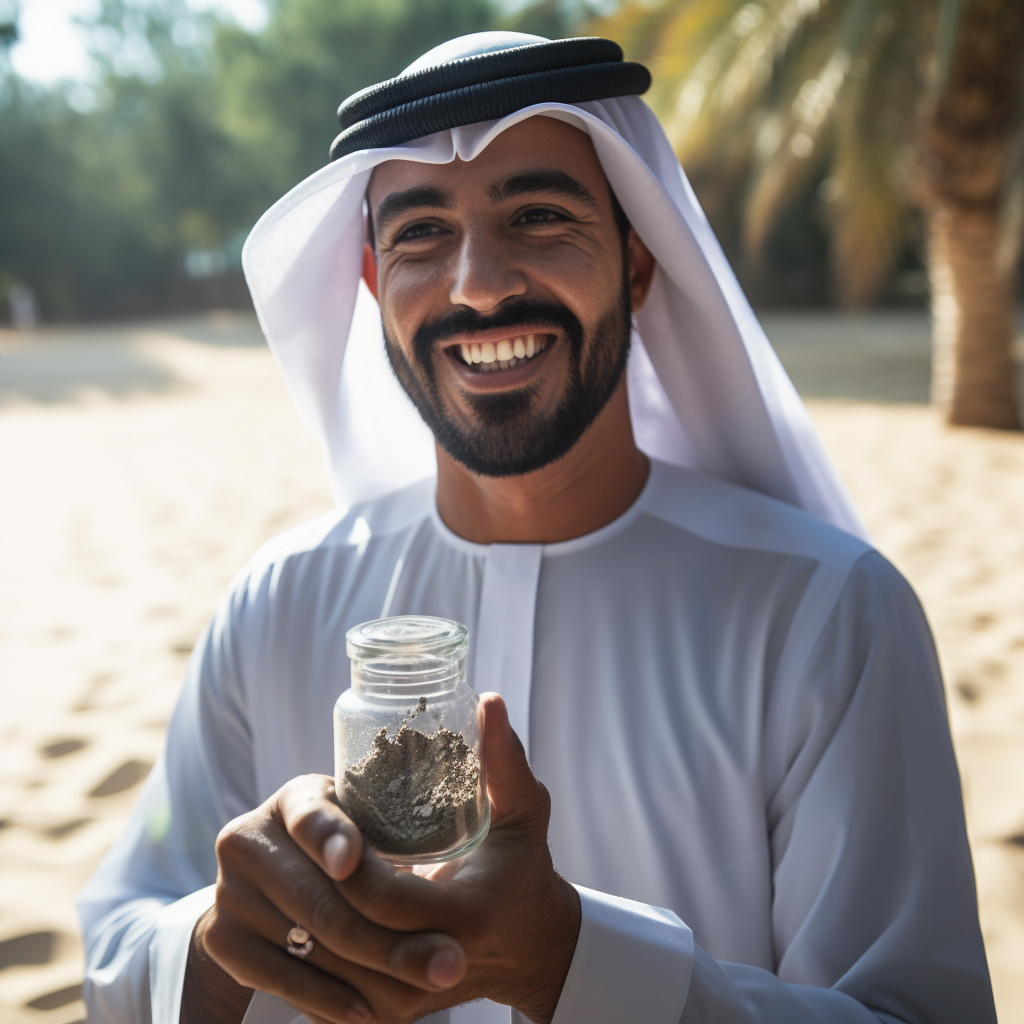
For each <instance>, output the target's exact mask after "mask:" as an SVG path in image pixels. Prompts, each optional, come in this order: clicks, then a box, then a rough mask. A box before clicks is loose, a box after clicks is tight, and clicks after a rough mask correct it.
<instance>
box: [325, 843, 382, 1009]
mask: <svg viewBox="0 0 1024 1024" xmlns="http://www.w3.org/2000/svg"><path fill="white" fill-rule="evenodd" d="M328 842H330V840H328ZM348 1012H349V1014H350V1015H351V1016H353V1017H355V1019H356V1020H369V1019H370V1017H371V1016H372V1014H371V1013H370V1008H369V1007H368V1006H367V1005H366V1003H364V1002H363V1001H362V999H353V1000H352V1002H351V1003H349V1004H348Z"/></svg>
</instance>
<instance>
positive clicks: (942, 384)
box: [928, 203, 1021, 429]
mask: <svg viewBox="0 0 1024 1024" xmlns="http://www.w3.org/2000/svg"><path fill="white" fill-rule="evenodd" d="M999 240H1000V232H999V217H998V208H995V209H993V208H991V207H989V208H981V209H978V208H975V209H970V208H967V209H965V208H962V207H957V206H954V205H952V204H946V203H941V204H940V203H936V204H933V205H932V206H931V208H930V209H929V211H928V249H929V276H930V278H931V290H932V401H933V402H934V403H935V404H936V405H938V406H939V407H940V408H941V409H943V411H944V412H945V415H946V419H947V420H948V422H950V423H955V424H959V425H964V426H976V427H1003V428H1010V429H1013V428H1018V427H1020V425H1021V423H1020V412H1019V405H1018V395H1017V381H1016V367H1015V365H1014V360H1013V337H1014V323H1013V281H1012V274H1010V273H1009V272H1007V270H1006V269H1005V268H1003V267H1001V266H1000V263H999V260H998V249H999Z"/></svg>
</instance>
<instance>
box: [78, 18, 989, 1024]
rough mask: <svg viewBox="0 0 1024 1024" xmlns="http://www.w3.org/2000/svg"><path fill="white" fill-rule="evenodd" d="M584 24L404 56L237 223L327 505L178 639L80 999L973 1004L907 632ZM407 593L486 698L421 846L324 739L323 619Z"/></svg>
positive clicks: (461, 1010)
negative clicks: (476, 807) (474, 758)
mask: <svg viewBox="0 0 1024 1024" xmlns="http://www.w3.org/2000/svg"><path fill="white" fill-rule="evenodd" d="M620 57H621V54H620V53H619V52H618V51H617V48H615V47H614V45H613V44H609V43H607V42H606V41H599V40H596V41H595V40H570V41H565V42H562V43H548V42H546V41H543V40H538V39H536V38H535V37H523V36H509V35H500V34H491V33H487V34H483V35H481V36H470V37H466V38H464V39H460V40H454V41H453V42H452V43H450V44H446V45H445V46H444V47H439V48H438V49H437V50H435V51H432V52H431V53H429V54H427V55H426V56H425V57H424V58H422V59H421V60H420V61H418V62H416V64H414V65H413V66H412V67H411V68H410V69H408V70H407V71H406V72H405V73H404V74H403V75H402V76H400V77H399V78H398V79H394V80H392V81H391V82H389V83H384V84H383V85H382V86H380V87H375V88H374V89H370V90H366V91H364V93H361V94H357V95H356V96H355V97H353V98H351V99H350V100H349V101H347V102H346V104H344V105H343V107H342V110H341V117H342V124H343V126H344V128H345V130H344V131H343V132H342V134H341V135H340V136H339V138H338V139H337V140H336V142H335V145H334V147H333V149H332V155H333V156H334V157H335V158H336V159H335V162H333V163H332V164H331V165H329V166H328V167H326V168H324V169H323V170H322V171H320V172H318V173H317V174H315V175H314V176H313V177H312V178H310V179H308V180H307V181H306V182H304V183H303V184H302V185H300V186H298V187H297V188H296V189H295V190H293V192H292V193H290V194H289V195H288V196H287V197H285V199H284V200H282V201H281V203H279V204H278V205H277V206H275V207H274V208H273V209H272V210H271V211H269V212H268V214H267V215H266V216H265V217H264V218H263V220H261V222H260V224H258V225H257V227H256V228H255V229H254V231H253V235H252V237H251V238H250V240H249V242H248V243H247V246H246V251H245V256H244V262H245V267H246V273H247V276H248V280H249V283H250V287H251V288H252V291H253V295H254V299H255V302H256V307H257V310H258V312H259V314H260V319H261V323H262V325H263V327H264V330H265V332H266V334H267V337H268V340H269V341H270V343H271V344H272V345H273V346H274V350H275V354H276V356H277V358H278V360H279V361H280V363H281V366H282V369H283V371H284V373H285V376H286V378H287V380H288V382H289V386H290V388H291V390H292V392H293V394H294V396H295V398H296V400H297V402H298V404H299V408H300V410H302V412H303V414H304V416H305V417H306V419H307V422H308V423H309V424H310V426H311V428H312V429H313V430H314V432H315V433H316V434H317V435H318V436H319V437H320V438H321V440H322V441H323V443H324V445H325V448H326V450H327V452H328V455H329V457H330V459H331V464H332V474H333V478H334V483H335V487H336V490H337V492H338V495H339V498H340V500H341V501H342V503H343V504H344V505H345V506H346V509H345V511H340V512H338V513H336V514H333V515H330V516H327V517H324V518H323V519H320V520H317V521H316V522H314V523H312V524H310V525H309V526H307V527H304V528H302V529H300V530H297V531H293V532H292V533H290V534H288V535H286V536H284V537H282V538H280V539H279V540H277V541H275V542H273V543H272V544H270V545H268V546H267V547H266V548H265V549H264V550H263V551H262V552H260V553H259V554H258V555H257V556H256V558H255V559H254V560H253V562H252V563H251V564H250V566H249V567H247V569H246V570H245V571H244V572H243V573H242V574H241V575H240V576H239V578H238V579H237V580H236V581H235V583H234V584H233V586H232V587H231V589H230V590H229V593H228V595H227V596H226V597H225V599H224V601H223V603H222V604H221V606H220V608H219V609H218V611H217V613H216V615H215V617H214V620H213V622H212V623H211V626H210V628H209V629H208V630H207V632H206V633H205V634H204V636H203V638H202V639H201V641H200V643H199V645H198V646H197V649H196V652H195V654H194V655H193V659H192V662H191V665H190V668H189V674H188V678H187V680H186V685H185V690H184V692H183V695H182V698H181V702H180V704H179V707H178V709H177V711H176V712H175V715H174V718H173V720H172V723H171V726H170V729H169V736H168V747H167V753H166V756H165V758H164V760H163V761H162V762H161V764H160V765H159V766H158V768H157V769H156V770H155V772H154V775H153V777H152V778H151V779H150V781H149V783H148V784H147V788H146V791H145V793H144V795H143V798H142V800H141V802H140V807H139V809H138V810H137V811H136V814H135V817H134V818H133V821H132V824H131V825H130V826H129V829H128V832H127V833H126V835H125V837H124V838H122V840H121V841H120V843H119V844H118V845H117V846H116V847H115V849H114V850H113V851H112V852H111V854H110V855H109V856H108V858H107V860H106V861H105V862H104V864H103V865H102V866H101V867H100V869H99V870H98V872H97V874H96V876H95V877H94V879H93V881H92V882H91V883H90V885H89V887H88V888H87V890H86V892H85V893H84V894H83V897H82V900H81V903H80V907H81V912H82V917H83V923H84V927H85V930H86V934H87V945H88V979H87V984H86V989H85V996H86V999H87V1002H88V1003H89V1006H90V1015H91V1016H90V1019H95V1020H113V1021H135V1020H149V1019H152V1020H153V1021H154V1022H159V1024H172V1022H174V1021H177V1020H178V1019H179V1017H180V1019H181V1020H182V1021H183V1022H189V1024H191V1022H195V1021H225V1022H226V1021H239V1020H242V1019H243V1017H244V1019H245V1021H246V1024H271V1022H280V1024H288V1022H291V1021H293V1020H301V1019H302V1017H303V1016H304V1017H305V1018H307V1019H309V1020H312V1021H324V1020H326V1021H332V1022H340V1021H369V1020H375V1021H382V1022H392V1021H395V1022H398V1021H402V1022H405V1021H412V1020H417V1019H420V1018H423V1017H425V1016H430V1015H433V1016H432V1019H433V1020H436V1021H442V1020H451V1021H454V1022H473V1024H486V1022H489V1021H493V1020H499V1019H505V1020H507V1019H508V1014H509V1011H508V1007H509V1006H511V1007H512V1008H513V1010H512V1012H513V1014H514V1015H517V1018H518V1019H520V1020H521V1019H523V1018H527V1019H529V1020H532V1021H535V1022H538V1024H547V1022H549V1021H554V1022H555V1024H577V1022H580V1024H583V1022H586V1024H602V1022H608V1024H613V1022H614V1024H621V1022H624V1021H638V1022H644V1024H676V1022H681V1024H698V1022H716V1024H732V1022H765V1024H768V1022H771V1024H775V1022H780V1024H781V1022H786V1024H800V1022H828V1024H845V1022H850V1024H854V1022H858V1024H859V1022H877V1021H885V1022H889V1024H891V1022H894V1021H903V1022H907V1024H911V1022H914V1024H918V1022H920V1024H924V1022H928V1024H940V1022H947V1021H948V1022H953V1021H958V1022H961V1021H968V1020H969V1021H972V1022H974V1021H993V1020H994V1011H993V1008H992V1000H991V993H990V989H989V983H988V977H987V969H986V965H985V957H984V951H983V949H982V945H981V938H980V934H979V929H978V924H977V912H976V906H975V897H974V887H973V875H972V869H971V864H970V855H969V851H968V848H967V843H966V837H965V833H964V825H963V816H962V810H961V806H960V796H959V788H958V779H957V772H956V766H955V762H954V759H953V755H952V750H951V747H950V742H949V736H948V730H947V727H946V721H945V712H944V706H943V702H942V691H941V683H940V680H939V676H938V668H937V665H936V661H935V656H934V651H933V648H932V645H931V640H930V636H929V633H928V628H927V625H926V623H925V621H924V618H923V615H922V613H921V611H920V608H919V607H918V605H917V603H916V601H915V599H914V597H913V595H912V594H911V592H910V591H909V588H908V587H907V586H906V584H905V583H904V582H903V581H902V580H901V579H900V577H899V576H898V574H896V572H895V571H894V570H893V569H892V568H891V567H890V566H889V565H888V564H887V563H886V562H885V561H884V560H883V559H882V558H881V557H880V556H879V555H878V554H876V553H875V552H873V551H872V550H871V548H870V547H869V546H868V545H867V544H866V543H865V542H864V540H862V539H858V538H857V537H856V536H854V534H855V533H858V532H862V527H861V526H860V522H859V519H858V518H857V516H856V512H855V510H854V509H853V507H852V505H851V503H850V502H849V499H848V498H847V497H846V495H845V492H844V491H843V490H842V488H841V485H839V483H838V481H837V480H836V479H835V476H834V474H833V473H832V471H831V469H830V467H829V465H828V462H827V460H826V459H825V457H824V455H823V453H822V452H821V450H820V447H819V446H818V445H817V443H816V440H815V438H814V435H813V431H812V429H811V427H810V425H809V422H808V420H807V417H806V414H805V412H804V410H803V409H802V406H801V405H800V403H799V401H798V399H796V397H795V394H794V393H793V391H792V387H791V385H789V382H788V381H787V380H786V378H785V375H784V373H783V372H782V370H781V368H780V367H779V365H778V363H777V361H776V360H775V359H774V357H773V356H772V353H771V351H770V349H769V348H768V346H767V342H766V341H765V339H764V337H763V335H762V334H761V333H760V331H759V328H758V327H757V324H756V321H755V320H754V318H753V316H752V315H751V313H750V311H749V309H748V307H747V306H746V304H745V302H744V301H743V298H742V296H741V294H740V293H739V290H738V288H737V286H736V284H735V280H734V279H733V277H732V275H731V274H730V273H729V270H728V267H727V265H726V264H725V261H724V259H723V258H722V255H721V252H720V250H719V249H718V248H717V246H716V244H715V243H714V239H713V238H712V236H711V234H710V232H709V230H708V228H707V225H706V223H705V222H704V221H703V219H702V218H701V216H700V213H699V210H698V209H697V208H696V205H695V202H694V200H693V197H692V194H691V193H690V192H689V190H688V187H687V186H686V182H685V178H684V177H683V176H682V172H681V169H680V168H679V165H678V163H677V162H676V160H675V158H674V156H673V155H672V153H671V150H670V149H669V147H668V144H667V142H666V140H665V138H664V135H663V134H662V133H661V131H660V129H659V128H658V126H657V123H656V122H655V121H654V119H653V117H652V116H651V115H650V113H649V111H648V110H647V108H646V107H644V106H643V104H642V102H641V101H640V100H639V99H637V98H636V96H635V95H634V94H635V93H637V92H640V91H642V90H643V88H645V86H646V81H647V79H646V74H645V73H642V69H641V71H640V72H638V71H637V69H636V66H635V65H628V64H624V63H622V62H621V59H620ZM364 203H365V214H364ZM360 272H361V273H362V276H363V279H364V282H365V288H364V287H359V288H358V289H357V282H358V276H359V274H360ZM371 293H372V296H374V297H376V299H377V300H378V302H377V303H374V301H373V299H372V298H371ZM378 309H379V314H378V312H377V310H378ZM378 315H379V320H376V321H375V319H374V318H375V317H377V316H378ZM376 323H379V325H380V326H381V327H382V334H381V335H376V336H375V331H374V327H375V325H376ZM346 334H347V335H348V340H347V342H345V341H344V339H345V336H346ZM385 352H386V358H387V361H388V362H390V370H389V369H388V367H387V365H386V363H385V355H384V353H385ZM392 370H393V374H392V373H391V371H392ZM396 379H397V381H400V383H401V388H402V391H400V390H399V389H398V387H397V385H396V384H395V380H396ZM403 392H404V394H403ZM405 395H407V396H408V398H406V397H405ZM409 399H411V404H410V402H409ZM417 414H418V416H417ZM424 424H425V425H426V426H424ZM428 428H429V430H428ZM432 449H433V450H432ZM435 451H436V461H435ZM687 466H689V467H691V468H689V469H686V468H682V467H687ZM435 470H436V476H435ZM758 492H760V493H758ZM829 521H831V522H829ZM833 524H834V525H833ZM838 527H842V528H843V529H840V528H838ZM410 612H417V613H427V614H437V615H443V616H447V617H450V618H455V619H458V620H460V621H462V622H465V623H467V624H468V625H469V627H470V630H471V637H472V649H471V656H470V666H469V673H470V681H471V682H472V683H473V684H474V685H475V687H476V689H477V690H480V691H482V690H485V689H486V690H494V691H498V693H500V694H501V696H500V697H499V696H498V695H497V694H489V695H487V696H486V697H485V698H484V700H483V708H484V718H483V721H484V747H485V752H486V759H487V778H488V790H489V796H490V799H491V803H492V809H493V825H492V829H491V832H490V834H489V836H488V838H487V840H486V841H485V842H484V843H483V844H482V845H481V846H480V847H479V849H477V850H476V851H474V852H473V853H472V854H470V855H469V856H467V857H466V858H464V859H463V860H462V861H459V862H456V863H455V864H453V865H448V866H445V867H442V868H439V869H438V868H435V869H433V870H431V871H419V872H417V873H408V872H396V871H394V870H393V869H391V868H390V867H388V866H387V865H386V864H385V863H384V862H383V861H381V860H379V859H378V858H377V857H375V856H374V855H373V853H372V851H370V850H369V849H368V848H366V847H365V846H364V844H363V842H362V839H361V837H360V835H359V833H358V831H357V830H356V829H355V828H354V826H353V825H352V824H351V823H350V822H349V821H348V819H347V818H346V817H345V816H344V814H343V813H342V812H341V810H340V808H339V807H338V805H337V803H336V801H335V800H334V799H333V795H332V780H331V779H330V777H329V775H327V774H326V773H328V772H329V771H330V766H331V727H330V709H331V707H332V705H333V703H334V700H335V699H336V697H337V695H338V693H339V692H340V690H341V689H343V687H344V686H345V685H346V684H345V682H344V680H345V677H346V660H345V648H344V635H345V631H346V630H347V629H348V628H350V627H351V626H352V625H355V624H356V623H358V622H361V621H364V620H368V619H372V618H375V617H377V616H380V615H388V614H400V613H410ZM527 752H528V760H527V756H526V755H527ZM542 784H543V785H542ZM545 787H546V790H545ZM218 834H219V835H218ZM215 879H216V880H217V885H216V887H215V888H214V886H213V885H212V883H213V882H214V880H215ZM296 927H297V928H298V929H299V931H297V932H296V931H294V929H295V928H296ZM304 933H306V934H304ZM306 954H308V957H307V956H306ZM481 1000H482V1001H481ZM297 1014H301V1016H297Z"/></svg>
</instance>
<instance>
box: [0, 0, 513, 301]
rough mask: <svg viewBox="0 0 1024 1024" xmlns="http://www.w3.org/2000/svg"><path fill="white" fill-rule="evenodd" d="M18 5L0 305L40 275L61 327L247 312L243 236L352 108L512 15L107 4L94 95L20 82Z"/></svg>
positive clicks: (343, 2) (436, 9)
mask: <svg viewBox="0 0 1024 1024" xmlns="http://www.w3.org/2000/svg"><path fill="white" fill-rule="evenodd" d="M2 3H3V0H0V4H2ZM5 10H6V8H0V291H2V292H3V293H4V294H3V295H0V299H2V298H3V297H4V295H5V294H6V288H7V287H8V286H10V285H11V284H14V283H16V282H25V283H27V284H29V285H30V286H31V287H32V288H33V289H34V291H35V292H36V293H37V295H38V296H39V299H40V304H41V307H42V311H43V314H44V316H45V317H47V318H49V319H70V318H74V317H83V316H84V317H97V316H110V315H138V314H142V313H152V312H157V311H167V310H173V309H181V308H197V307H203V306H208V305H211V304H216V305H223V304H239V303H244V302H246V301H247V293H246V290H245V286H244V283H243V282H242V280H241V275H240V273H239V269H238V263H237V260H238V252H239V249H240V243H241V239H242V238H244V236H245V234H246V233H247V231H248V229H249V228H250V227H251V226H252V224H253V223H254V222H255V220H256V219H257V217H258V216H259V215H260V214H261V213H262V212H263V211H264V210H265V209H266V208H267V207H268V206H269V205H270V204H271V203H272V202H273V201H274V200H275V199H277V198H278V197H279V196H280V195H281V194H282V193H283V192H284V191H286V190H287V189H288V188H290V187H291V186H292V185H294V184H296V183H297V182H299V181H300V180H301V179H302V178H304V177H306V176H307V175H308V174H310V173H311V172H312V171H314V170H316V169H317V168H318V167H321V166H322V165H323V164H324V163H325V162H326V160H327V150H328V147H329V145H330V143H331V140H332V139H333V137H334V135H335V134H336V133H337V132H338V130H339V127H338V123H337V120H336V118H335V116H334V112H335V110H336V109H337V107H338V104H339V103H340V102H341V101H342V100H343V99H344V98H345V97H346V96H347V95H348V94H349V93H351V92H353V91H355V90H356V89H358V88H361V87H362V86H364V85H368V84H371V83H373V82H376V81H379V80H380V79H381V78H385V77H388V76H390V75H393V74H397V73H398V72H399V71H401V69H402V68H403V67H404V66H405V65H406V64H408V63H409V62H411V61H412V60H413V59H415V58H416V57H417V56H419V54H420V53H422V52H423V51H424V50H425V49H428V48H429V47H431V46H433V45H435V44H436V43H438V42H441V41H443V40H445V39H448V38H450V37H451V36H453V35H459V34H461V33H463V32H472V31H477V30H479V29H484V28H488V27H491V26H492V25H493V24H494V19H495V17H496V15H495V11H494V8H493V7H492V6H491V0H378V2H376V3H374V4H372V5H366V4H364V3H363V2H362V0H274V3H273V6H272V8H271V10H270V18H269V20H268V23H267V25H266V27H265V28H264V29H263V30H262V31H260V32H258V33H248V32H245V31H244V30H242V29H240V28H238V27H237V26H234V25H227V24H224V23H222V22H218V21H217V20H216V19H214V18H212V17H210V16H206V15H201V14H197V13H195V12H194V11H193V10H191V9H190V8H189V7H188V6H187V4H186V3H185V0H101V3H100V5H99V10H98V12H97V14H96V16H95V17H93V18H92V19H90V20H89V21H88V23H87V24H86V25H85V29H86V30H87V32H88V35H89V39H90V45H91V50H92V53H93V56H94V58H95V60H96V63H97V67H98V82H97V84H96V86H95V88H94V90H93V94H92V95H91V96H89V95H87V93H88V90H84V89H83V87H82V86H80V85H75V84H73V83H66V84H64V85H62V86H59V87H57V88H54V89H42V88H38V87H33V86H30V85H28V84H27V83H25V82H23V81H21V80H19V79H18V78H17V76H15V75H14V74H13V73H12V72H11V70H10V68H9V66H8V64H7V62H6V59H5V53H6V44H7V43H8V42H12V41H14V40H15V39H16V38H17V26H16V17H15V15H16V12H15V15H12V17H10V18H6V16H5V15H4V11H5ZM12 10H13V8H12ZM4 26H8V27H6V28H5V27H4ZM225 271H226V272H225ZM5 305H6V303H0V315H2V312H3V310H4V307H5Z"/></svg>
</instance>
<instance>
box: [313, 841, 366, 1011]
mask: <svg viewBox="0 0 1024 1024" xmlns="http://www.w3.org/2000/svg"><path fill="white" fill-rule="evenodd" d="M347 857H348V837H347V836H344V835H342V834H341V833H340V832H335V833H334V835H333V836H331V837H330V838H329V839H328V840H327V841H326V842H325V843H324V862H325V863H326V864H327V874H329V875H330V876H331V877H332V878H337V876H338V875H340V874H341V869H342V867H343V866H344V864H345V860H346V858H347ZM367 1016H369V1013H367Z"/></svg>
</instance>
